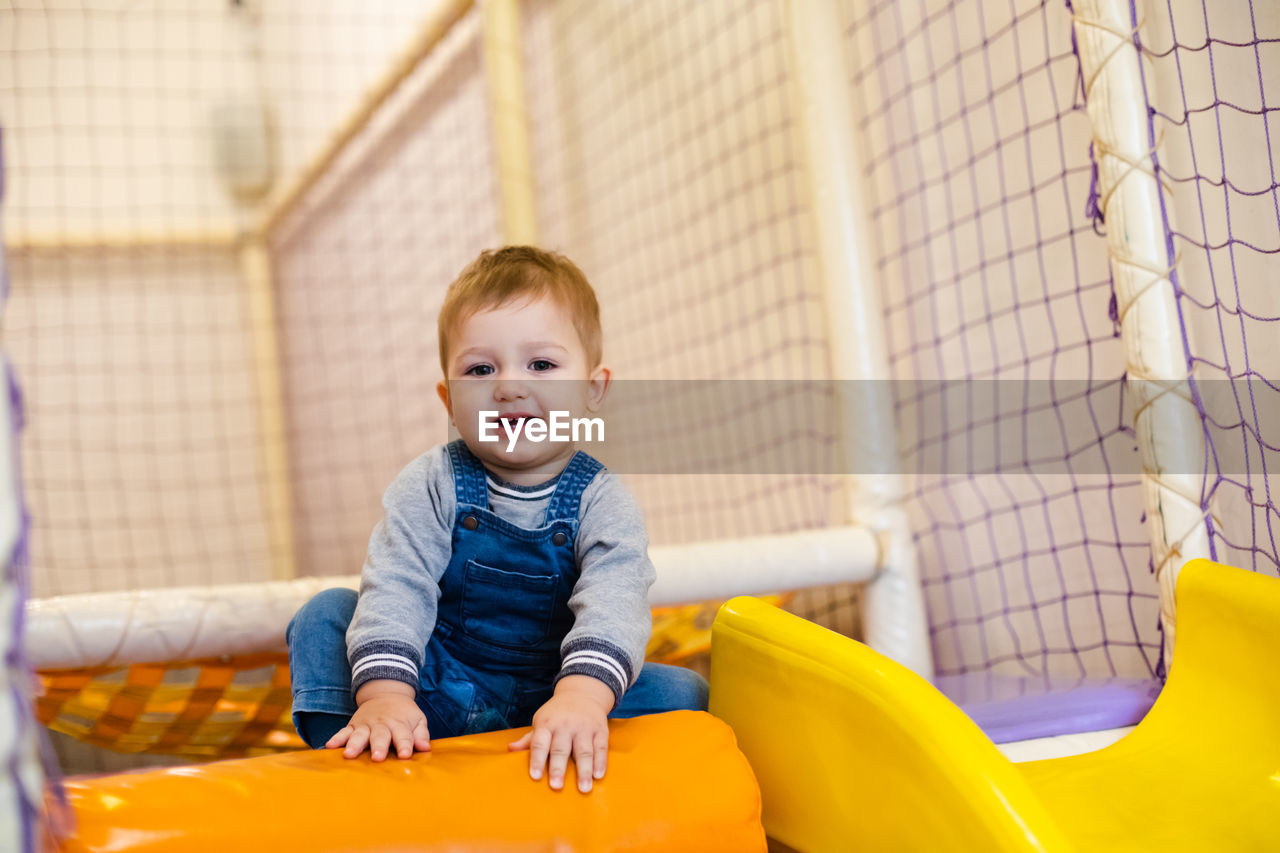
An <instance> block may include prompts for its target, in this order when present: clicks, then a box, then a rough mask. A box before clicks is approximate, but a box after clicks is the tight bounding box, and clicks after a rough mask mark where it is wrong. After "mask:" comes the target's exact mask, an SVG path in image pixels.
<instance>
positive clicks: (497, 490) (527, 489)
mask: <svg viewBox="0 0 1280 853" xmlns="http://www.w3.org/2000/svg"><path fill="white" fill-rule="evenodd" d="M484 479H485V482H486V483H488V484H489V492H490V494H495V495H501V496H502V497H504V498H512V499H514V500H518V501H540V500H542V499H543V498H547V497H550V496H551V493H552V492H554V491H555V490H556V483H558V482H560V475H559V474H557V475H555V476H554V477H552V478H551V479H550V480H547V481H546V482H545V483H539V484H538V485H536V486H521V485H518V484H516V483H508V482H507V481H506V480H503V479H501V478H499V477H495V476H494V475H493V474H490V473H489V472H487V471H486V472H485V476H484Z"/></svg>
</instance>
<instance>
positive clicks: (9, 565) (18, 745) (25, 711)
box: [0, 128, 62, 851]
mask: <svg viewBox="0 0 1280 853" xmlns="http://www.w3.org/2000/svg"><path fill="white" fill-rule="evenodd" d="M4 164H5V159H4V131H3V128H0V210H2V209H3V207H4V197H5V177H4V176H5V167H4ZM8 300H9V267H8V265H7V263H6V262H5V253H4V247H3V246H0V316H3V314H4V309H5V307H6V305H7V303H8ZM4 382H5V386H6V391H7V393H8V395H9V418H10V420H9V424H8V425H7V427H8V432H9V436H10V445H9V447H8V449H7V451H6V452H8V453H9V454H10V458H11V465H12V472H13V482H12V483H6V484H4V486H3V488H4V489H6V490H7V491H9V492H10V493H11V495H12V498H13V500H14V502H15V504H16V508H17V511H18V513H19V520H18V525H19V526H18V538H17V541H16V542H15V543H14V546H13V551H12V553H9V554H5V555H4V585H5V586H7V587H10V588H12V589H13V590H15V591H16V592H17V595H16V596H15V597H14V602H13V604H14V610H13V612H12V613H10V614H8V616H9V637H8V640H7V643H6V649H7V653H6V654H5V661H4V665H5V669H6V670H7V672H8V677H9V678H11V679H20V680H14V681H12V682H11V683H10V685H9V697H8V701H9V703H10V705H11V707H12V709H13V714H14V718H15V720H16V722H17V731H16V732H13V733H11V735H10V736H9V741H10V744H11V746H12V748H13V752H12V754H10V755H9V756H8V761H7V767H6V772H7V773H8V774H9V779H8V783H7V784H8V785H9V786H10V788H11V790H12V792H13V794H14V795H15V797H16V802H14V803H12V804H5V805H4V806H3V808H4V809H9V808H13V809H16V811H17V815H18V826H19V830H20V832H21V835H22V849H23V850H24V851H33V850H35V849H36V829H37V821H38V818H39V816H40V802H39V800H38V799H32V795H33V792H31V791H30V790H29V789H28V786H27V784H25V783H26V782H27V781H28V773H27V772H26V771H25V770H24V766H26V765H28V764H30V761H31V755H30V750H31V747H32V741H35V740H37V739H38V735H37V731H38V727H37V726H36V721H35V715H34V714H33V713H32V706H31V692H30V690H29V689H28V687H27V683H26V682H25V679H28V678H29V677H30V673H31V666H30V664H29V663H28V662H27V656H26V654H25V651H24V649H25V642H24V627H23V626H24V624H25V618H24V617H25V613H26V611H25V607H26V602H27V599H28V598H29V597H30V592H31V587H30V568H31V565H30V560H29V553H30V552H29V550H28V547H27V543H28V536H29V534H30V519H29V516H28V514H27V508H26V501H25V500H24V498H23V489H22V466H21V460H22V457H21V454H20V452H19V444H18V436H19V435H21V433H22V427H23V423H22V412H23V408H22V394H21V391H20V389H19V388H18V380H17V377H16V376H15V375H14V371H13V369H12V368H11V367H10V366H9V365H8V363H7V360H6V363H5V377H4ZM44 758H46V759H47V760H46V761H45V762H44V764H45V767H44V772H45V774H46V777H47V778H48V779H49V781H50V783H51V785H52V791H53V793H54V795H55V796H57V797H61V796H62V787H61V785H60V784H59V780H58V774H57V767H56V766H55V765H54V763H53V761H52V760H51V758H50V756H49V755H48V754H47V753H45V754H44ZM37 796H38V795H37Z"/></svg>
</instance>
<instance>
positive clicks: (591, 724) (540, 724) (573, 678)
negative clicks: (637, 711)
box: [510, 675, 613, 794]
mask: <svg viewBox="0 0 1280 853" xmlns="http://www.w3.org/2000/svg"><path fill="white" fill-rule="evenodd" d="M612 709H613V691H612V690H610V689H609V688H608V687H607V686H606V685H605V684H604V683H603V682H601V681H597V680H596V679H594V678H592V677H591V676H589V675H567V676H565V677H564V678H562V679H560V682H559V683H558V684H556V692H555V695H553V696H552V697H551V698H550V699H549V700H547V703H546V704H545V705H543V706H542V707H541V708H539V709H538V712H537V713H536V714H534V715H533V729H532V731H530V732H528V733H527V734H525V736H524V737H522V738H520V739H519V740H518V741H516V742H515V743H512V744H511V745H510V748H511V749H513V750H518V749H528V750H529V775H530V776H531V777H532V778H534V779H541V778H542V771H543V768H544V767H545V768H546V769H547V771H548V772H547V775H548V776H549V777H550V779H551V787H552V788H554V789H555V790H557V791H558V790H560V789H561V788H563V787H564V774H565V768H566V767H567V766H568V764H569V757H570V755H572V756H573V758H574V759H575V761H576V762H577V766H578V790H579V791H582V792H583V793H584V794H585V793H586V792H588V791H590V790H591V782H592V780H593V779H600V778H602V777H603V776H604V770H605V764H606V762H607V760H608V754H609V723H608V715H609V711H610V710H612ZM548 759H549V761H548Z"/></svg>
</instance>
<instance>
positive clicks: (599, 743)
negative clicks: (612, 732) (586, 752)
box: [591, 729, 609, 779]
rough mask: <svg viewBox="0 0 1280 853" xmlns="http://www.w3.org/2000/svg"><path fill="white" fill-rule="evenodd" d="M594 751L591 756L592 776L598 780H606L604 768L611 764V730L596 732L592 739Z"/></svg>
mask: <svg viewBox="0 0 1280 853" xmlns="http://www.w3.org/2000/svg"><path fill="white" fill-rule="evenodd" d="M592 746H593V747H594V749H593V750H592V754H591V770H592V773H591V775H592V776H594V777H595V778H597V779H603V778H604V766H605V765H606V764H608V763H609V730H608V729H605V730H604V731H600V732H596V733H595V736H594V737H593V738H592Z"/></svg>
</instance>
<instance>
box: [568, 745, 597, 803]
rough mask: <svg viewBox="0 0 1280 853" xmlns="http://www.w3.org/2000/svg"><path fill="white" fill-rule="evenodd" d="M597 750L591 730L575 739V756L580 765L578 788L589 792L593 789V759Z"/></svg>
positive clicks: (583, 791)
mask: <svg viewBox="0 0 1280 853" xmlns="http://www.w3.org/2000/svg"><path fill="white" fill-rule="evenodd" d="M594 755H595V750H594V748H593V744H592V738H591V733H590V732H583V733H581V734H579V735H578V736H577V737H576V738H574V740H573V758H574V761H575V762H576V763H577V766H578V790H579V791H581V792H582V793H584V794H585V793H587V792H588V791H590V790H591V779H592V778H593V776H592V766H593V765H592V760H593V758H594Z"/></svg>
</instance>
